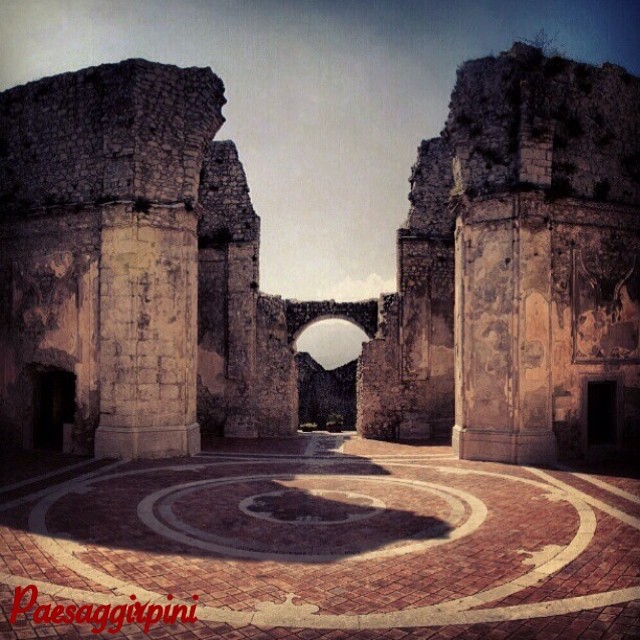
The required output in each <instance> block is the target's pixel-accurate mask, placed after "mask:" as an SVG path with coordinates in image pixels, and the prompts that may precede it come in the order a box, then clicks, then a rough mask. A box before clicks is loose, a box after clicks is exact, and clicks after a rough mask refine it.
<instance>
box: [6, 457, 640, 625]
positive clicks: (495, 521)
mask: <svg viewBox="0 0 640 640" xmlns="http://www.w3.org/2000/svg"><path fill="white" fill-rule="evenodd" d="M201 460H202V464H193V463H191V462H185V463H183V464H179V465H171V466H157V465H151V466H148V467H145V466H144V465H137V467H136V465H132V466H133V467H134V468H131V469H128V470H122V471H120V470H118V471H117V472H115V473H111V474H103V475H97V476H92V477H90V478H88V479H86V480H84V481H83V480H82V479H79V480H77V481H75V482H70V483H67V484H66V485H63V486H62V487H61V488H60V489H59V490H57V491H54V492H52V493H49V494H48V495H45V496H44V497H43V498H42V499H40V500H39V502H37V503H36V504H35V506H34V507H33V508H32V510H31V512H30V516H29V527H30V529H31V531H32V534H31V535H32V536H33V537H34V539H35V541H36V543H37V545H38V546H39V547H40V549H41V551H42V552H43V553H44V554H45V557H47V558H50V559H51V561H52V562H53V563H54V564H55V566H58V567H64V568H65V570H69V571H71V572H73V574H74V575H76V576H80V577H82V578H83V580H85V581H86V583H88V584H93V585H96V587H95V588H94V589H77V588H72V587H69V586H68V585H64V584H53V583H46V582H40V583H38V584H39V589H40V590H41V591H42V592H45V593H50V594H57V596H59V597H60V596H61V595H63V596H64V597H69V598H71V597H72V598H73V599H75V600H85V601H87V602H100V603H105V602H110V603H115V602H117V601H119V599H123V601H124V599H126V598H127V597H128V595H129V594H131V593H135V594H136V595H137V597H138V598H139V599H144V600H150V601H164V599H165V597H166V594H167V593H172V594H174V595H175V596H176V598H177V599H178V598H182V599H183V600H185V601H186V599H187V598H188V597H189V596H190V594H191V593H194V592H197V593H199V594H200V600H199V602H200V604H199V605H198V618H199V619H200V620H209V621H216V622H227V623H230V624H232V625H244V624H253V625H257V626H264V627H269V626H296V627H315V628H351V629H356V628H392V627H416V626H430V625H446V624H459V623H473V622H490V621H494V620H507V619H519V618H530V617H536V616H546V615H557V614H561V613H562V614H564V613H567V612H569V611H580V610H582V609H584V608H589V607H595V606H604V605H606V604H614V603H619V602H626V601H628V600H632V599H636V598H640V587H639V586H638V582H639V581H638V578H637V576H635V575H634V574H633V573H631V572H630V573H629V574H628V577H627V574H623V575H622V576H621V579H620V580H619V581H618V582H617V583H616V585H617V587H618V588H615V589H609V590H607V591H604V592H603V591H599V590H598V589H597V585H596V583H594V587H593V588H592V589H591V591H588V590H587V589H586V586H587V585H588V584H590V583H589V575H588V573H586V572H585V578H584V582H583V584H584V585H585V589H583V591H586V592H585V593H582V594H581V595H580V596H578V597H576V596H574V595H572V593H571V592H569V591H567V592H566V593H565V592H563V584H565V581H564V579H563V580H561V581H559V582H558V584H557V585H556V586H553V585H554V584H555V583H554V580H555V576H559V575H562V574H563V572H564V571H565V569H568V568H569V569H570V572H569V574H568V575H575V574H576V572H577V575H579V573H580V567H581V566H582V565H584V564H585V563H584V562H583V563H578V564H574V563H575V561H576V560H578V559H579V558H580V557H581V555H582V554H584V553H585V550H587V549H591V548H592V547H593V545H594V544H595V543H594V537H595V536H596V525H597V523H598V522H601V523H603V525H602V526H603V529H602V532H603V533H602V535H603V536H604V538H603V539H606V535H608V534H607V531H608V530H609V529H611V526H610V525H609V521H613V522H615V521H618V526H619V527H622V528H623V530H624V531H628V532H630V533H626V534H625V535H627V536H637V531H638V529H640V522H638V521H637V519H635V518H634V517H633V516H630V515H629V514H627V513H624V512H623V511H620V510H619V509H617V508H616V507H612V506H609V505H606V504H605V503H603V502H602V501H601V500H597V499H595V498H593V497H592V496H589V495H587V494H585V493H582V492H580V491H578V490H576V489H575V488H573V487H571V486H569V485H567V484H565V483H563V482H561V481H559V480H557V479H556V478H554V477H553V476H552V475H549V474H548V473H546V472H542V471H538V470H530V471H529V470H524V469H518V468H512V469H509V468H507V469H508V471H509V472H507V471H505V468H504V467H497V466H496V467H490V468H492V469H493V470H487V466H483V465H480V464H467V463H460V462H457V461H453V460H451V461H448V460H443V459H436V458H434V459H432V460H430V459H429V458H428V457H424V458H423V459H421V460H420V459H416V458H415V456H413V457H412V459H411V460H410V461H406V462H404V461H402V460H401V459H394V460H392V461H390V460H389V459H385V460H381V461H380V462H377V461H376V460H362V459H349V458H346V457H340V456H336V457H335V459H323V460H313V459H303V458H293V457H292V458H288V459H282V458H273V459H269V458H268V457H267V456H260V457H256V458H249V457H246V458H243V459H237V460H234V461H229V462H223V461H221V460H214V461H210V460H207V459H206V458H202V459H201ZM140 467H142V468H140ZM505 496H509V499H505ZM514 497H515V498H516V499H514ZM79 501H81V502H82V505H83V510H82V515H81V517H79V516H78V502H79ZM593 507H595V508H596V510H597V511H594V508H593ZM71 514H75V517H71ZM597 514H598V515H597ZM625 527H626V529H624V528H625ZM624 531H623V533H624ZM611 535H612V536H613V533H611ZM616 535H617V536H620V535H621V533H620V531H616ZM631 539H632V538H631ZM605 542H606V540H605ZM605 542H603V543H602V544H605ZM158 553H161V554H162V556H161V558H162V560H161V561H160V560H159V561H157V562H156V565H155V569H154V571H138V570H137V567H143V566H148V564H149V562H150V560H149V558H150V557H157V556H158ZM590 553H591V555H593V552H590ZM364 560H366V562H362V561H364ZM320 577H321V579H320ZM0 579H2V580H4V581H5V582H7V583H9V584H23V583H25V579H24V578H19V577H16V576H11V575H8V574H3V575H2V576H0ZM331 585H336V586H335V587H334V588H330V586H331ZM541 585H545V589H546V592H550V591H553V593H554V594H555V595H554V597H552V598H545V599H543V601H542V602H538V600H539V598H533V599H532V600H531V601H529V602H527V601H526V599H525V598H526V597H527V596H526V594H528V593H529V592H532V593H533V592H534V591H535V590H536V589H537V588H539V587H540V586H541ZM548 585H551V586H552V587H553V589H551V587H550V586H548ZM516 594H525V595H524V596H523V595H521V596H520V597H519V599H517V600H515V601H511V600H510V598H511V597H512V596H515V595H516ZM563 594H564V595H563ZM521 600H524V601H525V603H524V604H516V603H518V602H520V601H521Z"/></svg>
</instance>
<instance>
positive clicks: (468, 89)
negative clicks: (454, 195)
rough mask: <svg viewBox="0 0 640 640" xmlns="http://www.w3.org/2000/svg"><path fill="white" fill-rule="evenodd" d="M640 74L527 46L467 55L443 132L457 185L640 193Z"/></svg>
mask: <svg viewBox="0 0 640 640" xmlns="http://www.w3.org/2000/svg"><path fill="white" fill-rule="evenodd" d="M638 104H640V79H638V78H636V77H634V76H632V75H630V74H629V73H627V72H626V71H625V70H624V69H622V68H621V67H617V66H615V65H611V64H603V65H602V66H601V67H594V66H591V65H587V64H582V63H579V62H574V61H571V60H566V59H564V58H559V57H551V58H546V57H544V56H543V55H542V52H541V51H540V50H539V49H536V48H534V47H530V46H527V45H523V44H516V45H514V46H513V48H512V49H511V50H510V51H508V52H506V53H503V54H501V55H500V56H498V57H496V58H494V57H490V58H482V59H480V60H473V61H471V62H467V63H465V64H464V65H463V66H462V67H461V68H460V70H459V71H458V79H457V83H456V87H455V89H454V92H453V95H452V98H451V109H450V113H449V117H448V120H447V123H446V127H445V130H444V132H443V137H444V139H445V140H446V141H447V142H448V144H449V146H450V147H451V149H452V154H453V158H454V176H455V180H456V190H457V191H458V192H459V193H467V194H468V195H469V196H471V197H473V196H475V195H482V194H487V193H495V192H498V191H504V190H507V189H510V188H513V187H519V188H527V187H529V188H530V187H532V186H543V187H546V188H549V189H550V195H551V196H553V197H567V196H574V197H579V198H588V199H595V200H600V201H613V202H620V203H628V204H634V203H637V202H638V200H639V199H640V138H639V137H638V116H637V114H638Z"/></svg>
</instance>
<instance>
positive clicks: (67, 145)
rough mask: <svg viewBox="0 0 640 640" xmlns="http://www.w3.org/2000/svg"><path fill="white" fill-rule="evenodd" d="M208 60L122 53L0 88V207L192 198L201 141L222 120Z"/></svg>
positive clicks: (221, 100) (217, 83) (217, 86)
mask: <svg viewBox="0 0 640 640" xmlns="http://www.w3.org/2000/svg"><path fill="white" fill-rule="evenodd" d="M223 91H224V86H223V85H222V82H221V81H220V79H219V78H217V77H216V76H215V75H214V74H213V73H212V72H211V70H210V69H198V68H192V69H179V68H178V67H172V66H168V65H160V64H156V63H150V62H146V61H144V60H127V61H126V62H121V63H118V64H107V65H102V66H99V67H93V68H90V69H84V70H83V71H78V72H74V73H65V74H62V75H59V76H54V77H51V78H44V79H42V80H38V81H36V82H31V83H29V84H27V85H24V86H20V87H15V88H13V89H9V90H8V91H5V92H3V93H2V94H1V95H0V113H2V119H1V120H0V193H1V194H2V204H3V210H4V212H5V214H6V213H7V212H10V211H12V210H15V209H18V210H24V209H25V208H30V207H33V206H42V205H46V206H49V205H52V204H59V205H68V204H71V203H79V202H82V203H100V202H106V201H111V200H135V199H137V198H140V199H146V200H152V201H156V202H163V203H173V202H182V201H189V202H192V203H193V202H195V201H196V199H197V191H198V183H199V173H200V166H201V164H202V156H203V152H204V148H205V145H206V144H207V142H208V141H209V140H210V139H211V138H212V137H213V136H214V134H215V133H216V131H217V130H218V129H219V128H220V126H221V125H222V123H223V122H224V118H223V117H222V115H221V113H220V109H221V107H222V105H223V104H224V102H225V100H224V97H223Z"/></svg>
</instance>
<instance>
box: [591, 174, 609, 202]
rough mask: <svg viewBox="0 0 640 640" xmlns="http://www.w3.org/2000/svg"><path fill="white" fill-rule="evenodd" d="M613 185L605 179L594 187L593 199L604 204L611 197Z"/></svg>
mask: <svg viewBox="0 0 640 640" xmlns="http://www.w3.org/2000/svg"><path fill="white" fill-rule="evenodd" d="M610 190H611V183H610V182H609V181H608V180H607V179H606V178H605V179H604V180H600V181H599V182H596V183H595V184H594V185H593V199H594V200H598V201H599V202H604V201H605V200H606V199H607V198H608V197H609V191H610Z"/></svg>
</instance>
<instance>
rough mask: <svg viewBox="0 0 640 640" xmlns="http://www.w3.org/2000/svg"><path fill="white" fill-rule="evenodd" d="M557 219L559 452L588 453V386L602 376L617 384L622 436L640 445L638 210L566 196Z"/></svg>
mask: <svg viewBox="0 0 640 640" xmlns="http://www.w3.org/2000/svg"><path fill="white" fill-rule="evenodd" d="M553 220H554V225H553V231H552V233H551V269H552V274H553V280H552V283H551V300H552V308H551V318H550V324H551V333H552V336H553V340H552V345H551V348H552V351H551V354H552V377H553V393H552V405H551V411H552V419H553V430H554V433H555V434H556V437H557V440H558V447H559V451H560V453H561V455H562V456H564V457H581V456H582V455H583V454H584V453H585V452H586V451H588V449H589V437H588V433H587V430H586V428H585V427H586V425H585V413H586V411H587V406H586V400H587V395H588V390H587V385H588V383H589V382H590V381H597V380H613V381H615V382H616V383H617V385H618V392H619V394H620V396H621V397H620V398H619V406H618V407H617V410H618V412H619V414H620V415H619V420H618V425H617V426H618V434H617V436H618V442H619V444H620V447H621V448H622V449H623V450H625V451H634V450H635V451H638V450H640V366H639V363H640V216H638V211H637V210H634V209H632V208H619V207H614V206H612V205H607V204H600V203H591V204H589V206H585V204H584V203H579V204H578V203H576V202H575V201H567V202H564V203H563V204H562V205H560V204H557V205H556V206H555V207H554V211H553ZM571 292H573V295H572V294H571Z"/></svg>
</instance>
